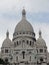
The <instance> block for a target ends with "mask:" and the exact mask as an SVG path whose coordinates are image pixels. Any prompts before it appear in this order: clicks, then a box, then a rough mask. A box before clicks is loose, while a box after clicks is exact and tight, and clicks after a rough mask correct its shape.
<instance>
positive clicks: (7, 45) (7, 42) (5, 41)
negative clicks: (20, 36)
mask: <svg viewBox="0 0 49 65" xmlns="http://www.w3.org/2000/svg"><path fill="white" fill-rule="evenodd" d="M10 46H11V40H10V39H9V32H8V31H7V33H6V39H5V40H4V41H3V44H2V47H10Z"/></svg>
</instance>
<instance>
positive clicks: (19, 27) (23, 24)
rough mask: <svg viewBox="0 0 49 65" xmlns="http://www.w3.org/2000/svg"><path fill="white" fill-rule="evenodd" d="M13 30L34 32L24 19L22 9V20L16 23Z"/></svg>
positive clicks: (24, 12) (24, 15) (24, 13)
mask: <svg viewBox="0 0 49 65" xmlns="http://www.w3.org/2000/svg"><path fill="white" fill-rule="evenodd" d="M15 32H34V30H33V27H32V25H31V24H30V23H29V22H28V21H27V20H26V11H25V9H23V11H22V20H21V21H20V22H19V23H18V24H17V26H16V28H15Z"/></svg>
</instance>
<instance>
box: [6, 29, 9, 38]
mask: <svg viewBox="0 0 49 65" xmlns="http://www.w3.org/2000/svg"><path fill="white" fill-rule="evenodd" d="M6 37H7V38H9V31H8V30H7V32H6Z"/></svg>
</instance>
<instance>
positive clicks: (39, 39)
mask: <svg viewBox="0 0 49 65" xmlns="http://www.w3.org/2000/svg"><path fill="white" fill-rule="evenodd" d="M36 44H37V46H46V42H45V40H44V39H43V38H42V36H41V31H39V38H38V39H37V41H36Z"/></svg>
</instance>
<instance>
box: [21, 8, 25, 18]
mask: <svg viewBox="0 0 49 65" xmlns="http://www.w3.org/2000/svg"><path fill="white" fill-rule="evenodd" d="M22 17H26V11H25V9H24V7H23V10H22Z"/></svg>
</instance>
